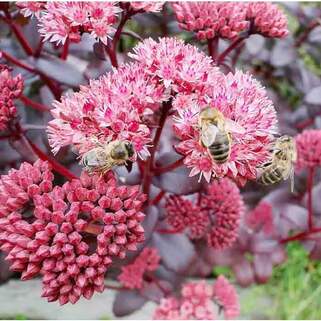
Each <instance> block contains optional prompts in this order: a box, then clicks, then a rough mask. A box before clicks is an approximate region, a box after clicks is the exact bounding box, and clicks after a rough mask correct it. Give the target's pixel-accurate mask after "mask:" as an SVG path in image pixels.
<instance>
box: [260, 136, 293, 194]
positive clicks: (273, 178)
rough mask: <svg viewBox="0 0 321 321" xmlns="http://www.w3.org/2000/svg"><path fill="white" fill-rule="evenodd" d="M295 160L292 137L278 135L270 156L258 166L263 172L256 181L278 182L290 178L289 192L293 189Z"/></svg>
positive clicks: (263, 182) (265, 182)
mask: <svg viewBox="0 0 321 321" xmlns="http://www.w3.org/2000/svg"><path fill="white" fill-rule="evenodd" d="M296 160H297V151H296V145H295V141H294V139H293V138H292V137H290V136H287V135H284V136H281V137H279V138H278V139H277V140H276V142H275V144H274V147H273V151H272V158H271V160H270V161H269V162H266V163H264V164H263V165H262V166H260V168H262V169H263V172H262V173H261V175H260V176H259V178H258V182H259V183H261V184H263V185H271V184H275V183H279V182H280V181H281V180H282V179H283V180H286V179H288V178H290V181H291V192H292V193H293V191H294V163H295V162H296Z"/></svg>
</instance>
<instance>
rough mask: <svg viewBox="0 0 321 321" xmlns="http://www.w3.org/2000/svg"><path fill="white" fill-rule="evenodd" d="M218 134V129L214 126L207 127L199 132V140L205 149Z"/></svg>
mask: <svg viewBox="0 0 321 321" xmlns="http://www.w3.org/2000/svg"><path fill="white" fill-rule="evenodd" d="M217 133H218V128H217V127H216V126H215V125H207V126H206V127H203V128H202V130H201V140H202V143H203V144H204V146H205V147H209V146H211V145H212V144H213V143H214V141H215V138H216V135H217Z"/></svg>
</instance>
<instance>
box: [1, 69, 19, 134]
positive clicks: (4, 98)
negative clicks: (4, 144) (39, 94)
mask: <svg viewBox="0 0 321 321" xmlns="http://www.w3.org/2000/svg"><path fill="white" fill-rule="evenodd" d="M22 90H23V80H22V77H21V75H18V76H12V74H11V72H10V70H9V69H8V68H7V67H5V66H3V65H0V131H3V130H5V129H7V127H8V123H9V122H10V120H12V119H13V118H14V117H15V116H16V113H17V109H16V106H15V105H14V100H15V99H17V98H18V97H19V96H20V95H21V93H22Z"/></svg>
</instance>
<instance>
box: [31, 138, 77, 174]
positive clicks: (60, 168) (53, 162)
mask: <svg viewBox="0 0 321 321" xmlns="http://www.w3.org/2000/svg"><path fill="white" fill-rule="evenodd" d="M25 137H26V136H25ZM26 139H27V141H28V143H29V145H30V146H31V148H32V150H33V151H34V152H35V154H36V155H37V156H38V157H39V158H40V159H42V160H44V161H48V163H50V164H51V166H52V168H53V169H54V170H55V171H56V172H57V173H59V174H60V175H62V176H63V177H65V178H66V179H68V180H72V179H75V178H77V176H75V175H74V174H73V173H72V172H70V171H69V170H68V169H67V168H66V167H65V166H63V165H61V164H60V163H58V162H57V161H56V160H55V159H54V158H52V157H50V156H48V155H47V154H46V153H44V152H43V151H42V150H41V149H40V148H39V147H38V146H37V145H35V144H34V143H33V142H32V141H31V140H30V139H29V138H28V137H26Z"/></svg>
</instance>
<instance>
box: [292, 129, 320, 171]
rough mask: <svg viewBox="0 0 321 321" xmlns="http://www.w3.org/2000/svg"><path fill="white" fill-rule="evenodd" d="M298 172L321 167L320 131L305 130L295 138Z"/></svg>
mask: <svg viewBox="0 0 321 321" xmlns="http://www.w3.org/2000/svg"><path fill="white" fill-rule="evenodd" d="M296 147H297V153H298V160H297V162H296V167H297V169H298V170H302V169H304V168H313V167H316V166H321V130H319V129H307V130H305V131H303V132H302V133H301V134H299V135H298V136H297V137H296Z"/></svg>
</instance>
